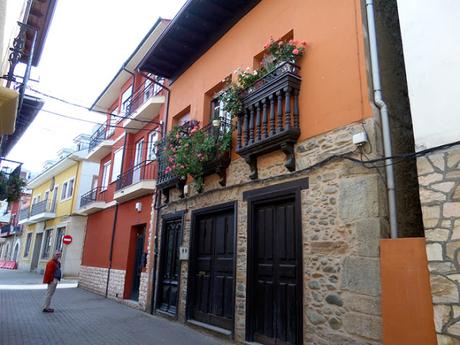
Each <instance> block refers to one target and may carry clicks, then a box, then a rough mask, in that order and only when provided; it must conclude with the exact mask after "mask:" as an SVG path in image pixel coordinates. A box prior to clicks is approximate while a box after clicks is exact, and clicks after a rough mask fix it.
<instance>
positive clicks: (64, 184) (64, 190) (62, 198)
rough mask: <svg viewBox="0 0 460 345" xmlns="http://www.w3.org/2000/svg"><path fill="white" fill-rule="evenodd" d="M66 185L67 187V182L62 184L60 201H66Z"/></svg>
mask: <svg viewBox="0 0 460 345" xmlns="http://www.w3.org/2000/svg"><path fill="white" fill-rule="evenodd" d="M67 185H68V182H67V181H66V182H64V183H63V184H62V189H61V200H65V199H66V195H67Z"/></svg>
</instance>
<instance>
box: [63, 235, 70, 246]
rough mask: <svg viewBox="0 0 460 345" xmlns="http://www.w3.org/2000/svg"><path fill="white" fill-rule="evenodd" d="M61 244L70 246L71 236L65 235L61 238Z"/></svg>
mask: <svg viewBox="0 0 460 345" xmlns="http://www.w3.org/2000/svg"><path fill="white" fill-rule="evenodd" d="M62 243H64V244H71V243H72V236H70V235H65V236H64V237H63V238H62Z"/></svg>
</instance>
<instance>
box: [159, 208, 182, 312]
mask: <svg viewBox="0 0 460 345" xmlns="http://www.w3.org/2000/svg"><path fill="white" fill-rule="evenodd" d="M185 213H186V211H185V210H182V211H178V212H175V213H168V214H165V215H162V216H161V235H160V236H161V237H160V253H159V255H158V272H157V277H156V281H157V284H156V285H157V286H155V287H154V288H155V300H154V306H155V312H156V313H157V314H158V315H165V316H166V315H167V316H168V317H170V318H172V319H175V320H178V319H179V306H180V287H181V284H180V281H181V274H180V272H181V261H180V260H179V272H178V277H177V306H176V313H175V314H174V315H172V314H167V313H166V312H162V311H161V310H160V309H159V308H158V292H159V288H160V284H161V283H160V278H161V271H162V265H163V260H164V257H163V249H164V241H165V236H164V232H165V229H166V226H165V225H166V223H167V222H169V221H174V220H180V221H181V224H180V231H179V232H180V233H179V238H180V243H182V239H183V234H184V215H185Z"/></svg>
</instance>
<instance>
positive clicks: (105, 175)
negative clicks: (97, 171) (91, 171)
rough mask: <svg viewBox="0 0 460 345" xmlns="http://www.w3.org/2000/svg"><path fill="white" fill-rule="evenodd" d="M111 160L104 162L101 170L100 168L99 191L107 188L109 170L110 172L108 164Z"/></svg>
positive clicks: (109, 164)
mask: <svg viewBox="0 0 460 345" xmlns="http://www.w3.org/2000/svg"><path fill="white" fill-rule="evenodd" d="M111 165H112V164H111V162H110V161H108V162H107V163H105V164H104V167H103V170H102V183H101V191H104V190H106V189H107V186H108V185H109V172H110V166H111Z"/></svg>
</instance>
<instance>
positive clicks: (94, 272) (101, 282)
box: [79, 266, 126, 299]
mask: <svg viewBox="0 0 460 345" xmlns="http://www.w3.org/2000/svg"><path fill="white" fill-rule="evenodd" d="M107 273H108V269H107V268H103V267H90V266H81V268H80V281H79V286H80V287H82V288H84V289H86V290H89V291H91V292H95V293H97V294H100V295H105V290H106V288H107ZM125 273H126V272H125V271H124V270H116V269H111V270H110V282H109V289H108V297H109V298H114V299H123V291H124V286H125Z"/></svg>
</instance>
